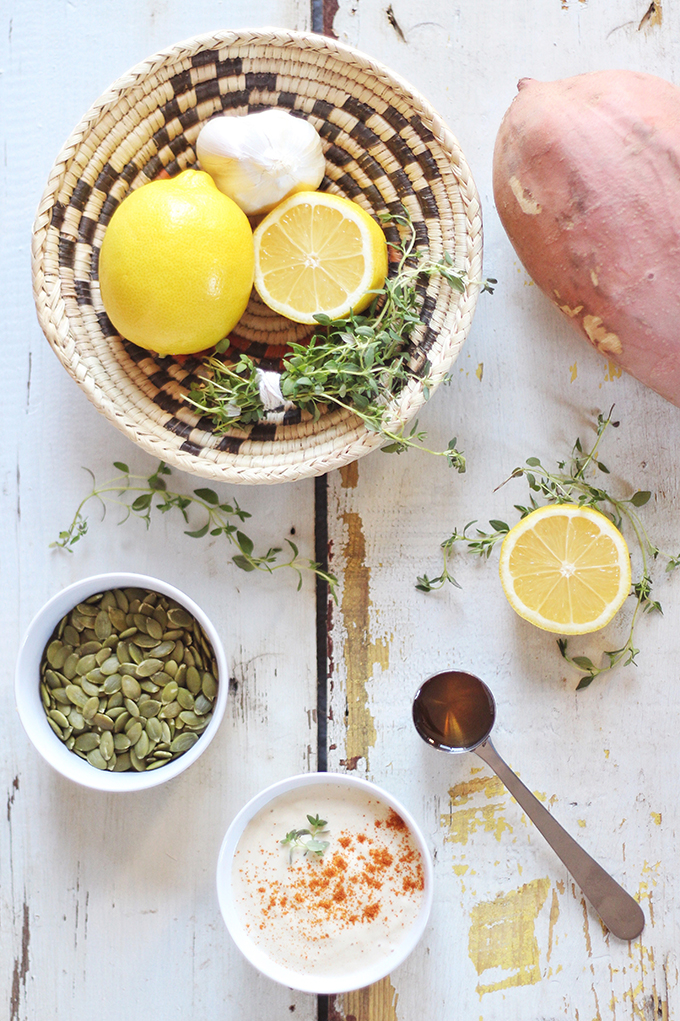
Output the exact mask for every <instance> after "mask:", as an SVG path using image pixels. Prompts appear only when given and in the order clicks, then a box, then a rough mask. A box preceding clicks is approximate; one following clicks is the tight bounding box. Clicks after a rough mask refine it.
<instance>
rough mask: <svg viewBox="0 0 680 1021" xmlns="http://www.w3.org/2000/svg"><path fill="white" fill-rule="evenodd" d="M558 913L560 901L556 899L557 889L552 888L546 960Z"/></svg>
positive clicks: (550, 951)
mask: <svg viewBox="0 0 680 1021" xmlns="http://www.w3.org/2000/svg"><path fill="white" fill-rule="evenodd" d="M559 915H560V903H559V901H558V899H557V890H555V889H553V892H552V900H551V902H550V926H549V928H548V952H547V954H546V955H545V957H546V960H547V961H549V960H550V955H551V954H552V949H553V933H554V930H555V925H556V924H557V919H558V918H559Z"/></svg>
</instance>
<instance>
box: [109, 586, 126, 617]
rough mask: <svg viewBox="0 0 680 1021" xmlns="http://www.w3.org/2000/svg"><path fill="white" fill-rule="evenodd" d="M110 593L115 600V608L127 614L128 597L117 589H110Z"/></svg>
mask: <svg viewBox="0 0 680 1021" xmlns="http://www.w3.org/2000/svg"><path fill="white" fill-rule="evenodd" d="M112 592H113V598H114V599H115V600H116V606H117V607H118V608H119V609H121V610H122V611H123V613H127V612H128V607H129V606H130V603H129V601H128V597H127V596H126V595H125V593H124V592H123V591H122V589H119V588H114V589H112Z"/></svg>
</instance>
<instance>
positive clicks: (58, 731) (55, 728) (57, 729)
mask: <svg viewBox="0 0 680 1021" xmlns="http://www.w3.org/2000/svg"><path fill="white" fill-rule="evenodd" d="M47 722H48V723H49V725H50V727H51V728H52V730H53V731H54V733H55V734H56V735H57V737H58V738H59V740H60V741H63V740H64V734H63V732H62V729H61V727H60V726H58V724H56V723H55V722H54V720H52V719H50V717H49V716H48V717H47Z"/></svg>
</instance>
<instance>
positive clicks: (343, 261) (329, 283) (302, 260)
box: [254, 192, 387, 323]
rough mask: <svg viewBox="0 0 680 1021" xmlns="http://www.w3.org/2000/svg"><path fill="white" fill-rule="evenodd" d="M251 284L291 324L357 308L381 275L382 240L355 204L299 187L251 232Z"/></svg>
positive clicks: (384, 261)
mask: <svg viewBox="0 0 680 1021" xmlns="http://www.w3.org/2000/svg"><path fill="white" fill-rule="evenodd" d="M254 243H255V288H256V290H257V292H258V294H259V295H260V297H261V298H262V300H263V301H264V302H265V304H267V305H268V306H269V307H270V308H272V309H273V310H274V311H275V312H279V313H280V314H281V315H284V316H286V317H287V318H288V319H292V320H294V321H295V322H298V323H314V322H315V319H314V316H315V315H316V314H318V313H322V314H324V315H327V316H330V318H331V319H342V318H344V317H345V316H347V315H348V314H349V312H350V311H351V310H353V311H355V312H360V311H362V309H364V308H366V306H367V305H369V304H370V302H371V301H372V300H373V298H374V297H375V293H374V292H375V291H377V290H379V289H380V288H381V287H382V286H383V284H384V282H385V277H386V276H387V243H386V241H385V235H384V234H383V232H382V230H381V228H380V227H379V226H378V224H377V223H376V222H375V220H374V219H373V218H372V217H371V216H369V214H368V213H367V212H366V211H365V210H364V209H362V207H361V206H360V205H358V204H357V203H356V202H352V201H350V200H349V199H345V198H341V197H339V196H337V195H331V194H328V193H327V192H298V193H297V194H295V195H292V196H291V197H290V198H288V199H285V200H284V201H283V202H281V203H280V205H278V206H276V207H275V209H273V210H272V212H271V213H269V214H268V216H266V217H265V218H264V220H263V221H262V222H261V223H260V225H259V226H258V227H257V229H256V230H255V234H254Z"/></svg>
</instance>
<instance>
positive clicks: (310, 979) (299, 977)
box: [217, 773, 433, 995]
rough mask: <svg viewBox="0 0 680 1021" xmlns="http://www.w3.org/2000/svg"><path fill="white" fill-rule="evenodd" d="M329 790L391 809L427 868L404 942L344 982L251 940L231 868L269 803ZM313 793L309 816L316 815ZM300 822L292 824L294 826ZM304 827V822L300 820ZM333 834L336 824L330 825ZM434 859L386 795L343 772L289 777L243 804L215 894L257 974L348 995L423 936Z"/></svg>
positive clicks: (224, 850)
mask: <svg viewBox="0 0 680 1021" xmlns="http://www.w3.org/2000/svg"><path fill="white" fill-rule="evenodd" d="M328 786H331V787H333V788H337V789H338V790H339V791H340V792H342V791H343V790H347V789H348V788H354V789H357V788H358V789H359V790H361V791H364V792H366V793H367V794H368V795H369V796H372V797H374V798H376V799H377V800H379V801H381V802H383V803H384V804H385V805H387V806H389V807H390V808H392V809H393V810H394V811H395V812H396V813H397V815H399V816H400V817H401V818H402V819H403V821H404V822H405V823H406V825H407V826H408V828H409V830H410V833H411V836H412V838H413V841H414V843H415V845H416V847H417V848H418V850H419V851H420V855H421V858H422V864H423V874H424V888H423V898H422V902H421V905H420V909H419V912H418V914H417V916H416V918H415V921H414V922H413V924H412V925H411V926H410V928H408V929H407V930H406V931H405V933H404V935H403V937H402V939H401V941H400V942H399V943H398V944H397V945H396V946H395V947H394V949H393V950H392V951H391V952H390V953H387V954H386V955H385V956H384V957H381V958H380V960H378V961H377V962H374V963H372V964H369V965H366V964H363V965H361V964H357V966H356V967H355V968H347V969H345V970H343V974H342V977H340V978H339V977H338V976H337V975H336V976H328V975H326V974H322V973H317V974H315V973H314V972H313V971H309V972H302V971H297V970H295V969H293V968H289V967H285V966H283V965H282V964H280V963H278V962H277V961H275V960H273V959H272V957H271V956H269V954H267V953H266V952H265V951H264V950H263V949H262V948H261V947H260V946H258V945H257V943H255V942H254V940H253V939H252V937H251V936H250V935H249V933H248V931H247V930H246V927H245V925H244V922H243V921H242V918H241V915H240V912H239V910H238V908H237V905H236V900H235V897H234V889H233V885H232V878H231V877H232V865H233V858H234V853H235V851H236V848H237V845H238V843H239V840H240V839H241V836H242V835H243V833H244V831H245V829H246V827H247V825H248V823H249V822H250V821H251V819H253V817H254V816H255V815H256V814H257V813H258V812H259V811H260V809H262V808H264V807H265V806H266V805H268V804H269V803H271V802H273V801H275V800H276V799H277V798H280V797H281V795H283V794H286V793H288V792H290V791H294V790H295V789H297V788H305V787H309V788H321V787H328ZM315 810H316V809H315V805H314V796H313V791H311V792H310V811H315ZM296 821H297V820H291V825H293V824H294V823H295V822H296ZM302 822H304V820H302ZM331 832H332V821H331ZM432 883H433V880H432V859H431V856H430V852H429V849H428V847H427V845H426V843H425V839H424V837H423V834H422V832H421V831H420V829H419V828H418V825H417V823H416V822H415V820H414V819H413V818H412V816H411V815H410V814H409V813H408V812H407V811H406V809H405V808H404V807H403V806H402V805H401V804H400V803H399V802H398V801H397V800H396V799H395V798H393V797H392V795H391V794H388V793H387V791H384V790H382V788H380V787H377V786H376V785H375V784H372V783H369V782H368V781H366V780H361V779H358V778H356V777H352V776H348V775H347V774H344V773H304V774H301V775H299V776H293V777H290V778H289V779H287V780H282V781H280V782H279V783H276V784H273V785H272V786H271V787H267V788H266V790H264V791H262V792H261V793H260V794H258V795H257V796H256V797H254V798H253V799H252V800H251V801H249V802H248V804H247V805H245V807H244V808H242V809H241V811H240V812H239V813H238V815H237V816H236V817H235V819H234V820H233V822H232V823H231V825H230V826H229V829H228V830H227V832H226V834H225V837H224V840H223V842H222V847H221V850H220V854H219V859H218V863H217V895H218V899H219V904H220V910H221V912H222V916H223V918H224V921H225V923H226V925H227V929H228V930H229V933H230V935H231V936H232V938H233V940H234V942H235V943H236V945H237V946H238V947H239V949H240V950H241V951H242V953H243V954H244V955H245V957H246V958H247V959H248V960H249V961H250V963H251V964H253V965H254V966H255V967H256V968H257V969H258V970H259V971H261V972H262V973H263V974H264V975H266V976H267V977H268V978H271V979H273V980H274V981H275V982H280V983H282V984H283V985H286V986H288V987H290V988H292V989H299V990H301V991H302V992H306V993H316V994H317V995H322V994H331V993H343V992H349V991H350V990H352V989H362V988H363V987H364V986H368V985H370V984H371V983H373V982H377V981H379V980H380V979H381V978H384V977H385V975H388V974H389V973H390V972H391V971H393V970H394V969H395V968H396V967H397V966H398V965H400V964H401V963H402V962H403V961H404V960H405V959H406V958H407V957H408V955H409V954H410V953H411V951H412V950H413V949H414V947H415V946H416V944H417V943H418V940H419V939H420V937H421V936H422V934H423V932H424V930H425V926H426V925H427V921H428V918H429V915H430V909H431V907H432Z"/></svg>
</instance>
